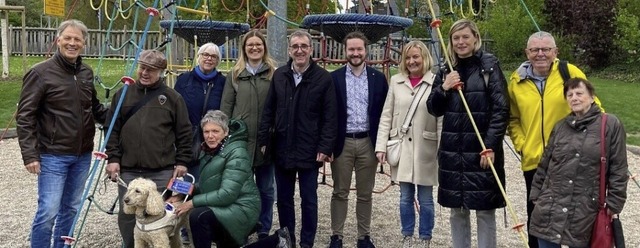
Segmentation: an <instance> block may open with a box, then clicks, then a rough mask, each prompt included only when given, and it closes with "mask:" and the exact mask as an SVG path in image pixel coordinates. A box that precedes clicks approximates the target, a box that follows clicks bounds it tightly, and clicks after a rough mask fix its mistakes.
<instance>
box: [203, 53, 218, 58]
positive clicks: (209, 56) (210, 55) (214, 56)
mask: <svg viewBox="0 0 640 248" xmlns="http://www.w3.org/2000/svg"><path fill="white" fill-rule="evenodd" d="M200 57H201V58H204V59H218V55H217V54H208V53H201V54H200Z"/></svg>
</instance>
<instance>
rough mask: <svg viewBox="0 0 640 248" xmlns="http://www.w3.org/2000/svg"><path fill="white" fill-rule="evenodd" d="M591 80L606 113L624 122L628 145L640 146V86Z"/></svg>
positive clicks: (613, 81)
mask: <svg viewBox="0 0 640 248" xmlns="http://www.w3.org/2000/svg"><path fill="white" fill-rule="evenodd" d="M590 80H591V81H592V82H593V84H594V87H595V88H596V95H598V97H599V98H600V100H601V101H602V105H603V107H604V109H605V111H606V112H607V113H611V114H614V115H616V116H617V117H618V118H620V120H621V121H622V124H623V125H624V128H625V130H626V132H627V137H628V138H627V143H629V144H633V145H640V112H638V111H637V106H639V105H640V98H639V97H638V95H639V94H640V84H638V83H626V82H623V81H619V80H610V79H599V78H591V79H590Z"/></svg>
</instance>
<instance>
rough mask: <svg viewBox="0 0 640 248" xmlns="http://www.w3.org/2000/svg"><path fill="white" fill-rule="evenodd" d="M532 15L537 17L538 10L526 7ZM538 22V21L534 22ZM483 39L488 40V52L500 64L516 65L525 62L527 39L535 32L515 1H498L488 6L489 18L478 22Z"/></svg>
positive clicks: (533, 26)
mask: <svg viewBox="0 0 640 248" xmlns="http://www.w3.org/2000/svg"><path fill="white" fill-rule="evenodd" d="M528 7H529V8H530V9H529V10H530V11H533V12H534V13H533V15H534V17H535V16H540V15H537V14H536V12H539V8H538V9H537V11H536V9H535V6H528ZM536 21H538V22H540V20H536ZM478 26H479V28H480V32H481V33H482V36H483V38H485V39H490V40H492V41H493V42H491V43H490V44H488V45H490V47H489V48H490V49H489V50H490V51H491V52H492V53H494V54H495V55H496V56H497V57H498V58H499V59H500V62H501V63H518V62H522V61H524V60H526V56H525V54H524V49H525V48H526V46H527V39H528V38H529V36H530V35H531V34H532V33H534V32H536V31H537V30H536V27H535V25H534V24H533V23H532V21H531V19H530V18H529V16H528V15H527V13H526V11H525V10H524V9H523V8H522V6H521V5H519V4H518V3H517V1H513V0H509V1H500V2H499V4H492V5H490V9H489V18H487V19H486V20H482V21H478Z"/></svg>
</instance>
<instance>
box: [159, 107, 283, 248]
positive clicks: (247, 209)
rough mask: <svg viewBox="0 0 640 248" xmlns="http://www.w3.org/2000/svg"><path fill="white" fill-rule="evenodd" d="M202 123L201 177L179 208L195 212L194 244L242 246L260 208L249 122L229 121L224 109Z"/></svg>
mask: <svg viewBox="0 0 640 248" xmlns="http://www.w3.org/2000/svg"><path fill="white" fill-rule="evenodd" d="M200 123H201V124H200V125H201V127H202V132H203V133H204V137H205V141H204V144H203V147H202V150H203V153H201V155H200V158H199V160H200V179H199V181H198V185H197V187H196V190H195V193H194V196H193V198H192V199H190V200H188V201H186V202H185V203H184V204H182V205H180V206H178V207H177V208H176V210H175V213H176V214H178V215H183V214H186V213H189V225H190V226H191V232H192V234H193V245H194V247H196V248H201V247H206V248H209V247H211V242H215V243H216V245H217V247H240V246H242V245H244V244H245V242H246V241H247V237H248V236H249V234H250V233H251V231H253V228H254V226H255V223H256V222H257V221H258V214H259V212H260V197H259V195H258V189H257V188H256V184H255V182H254V181H253V173H252V171H251V161H249V155H248V153H247V127H246V125H245V124H244V123H243V122H242V121H234V120H232V121H229V118H228V117H227V115H225V114H224V113H223V112H222V111H219V110H213V111H209V112H207V114H206V115H205V116H204V118H202V121H201V122H200ZM180 198H181V197H180V196H176V197H172V198H170V199H169V200H168V201H169V202H175V201H178V200H180ZM189 211H190V212H189ZM285 235H288V234H285ZM285 239H286V238H285ZM271 241H272V244H271V245H266V246H262V247H274V246H275V244H277V243H278V242H279V239H278V237H277V236H275V238H274V239H272V240H271Z"/></svg>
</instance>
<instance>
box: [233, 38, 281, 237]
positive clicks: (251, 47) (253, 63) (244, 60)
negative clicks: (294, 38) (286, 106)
mask: <svg viewBox="0 0 640 248" xmlns="http://www.w3.org/2000/svg"><path fill="white" fill-rule="evenodd" d="M275 70H276V62H275V61H274V60H273V59H271V56H269V50H268V49H267V43H266V40H265V39H264V36H263V35H262V34H261V33H260V31H259V30H252V31H249V32H248V33H247V34H246V35H245V36H244V37H243V39H242V43H241V53H240V57H239V58H238V62H237V63H236V64H235V66H233V68H232V69H231V71H230V72H229V73H228V74H227V82H226V84H225V87H224V91H223V94H222V103H221V108H220V110H222V112H224V113H225V114H227V115H229V116H230V117H231V118H232V119H235V120H241V121H244V122H245V123H246V125H247V131H248V143H247V151H248V152H249V161H251V163H252V165H253V168H254V170H253V171H254V173H255V179H256V184H257V186H258V190H259V191H260V199H261V200H262V204H261V205H262V208H261V211H260V218H259V220H258V222H259V223H258V224H259V225H258V228H257V232H258V237H259V238H264V237H267V236H268V235H269V231H270V230H271V223H272V220H273V201H274V188H273V182H274V167H273V164H272V163H271V161H269V159H268V158H267V157H268V156H265V155H263V154H262V153H261V152H260V151H259V150H258V146H257V145H256V139H257V137H258V125H259V122H260V117H261V116H262V109H263V108H264V102H265V99H266V98H267V93H269V87H270V86H271V77H272V76H273V72H274V71H275Z"/></svg>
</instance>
